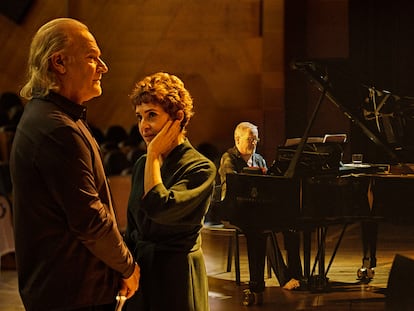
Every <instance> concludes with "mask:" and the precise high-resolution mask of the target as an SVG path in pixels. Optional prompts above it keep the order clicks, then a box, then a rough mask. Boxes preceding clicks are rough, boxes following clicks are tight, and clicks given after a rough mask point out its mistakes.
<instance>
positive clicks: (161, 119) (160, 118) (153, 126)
mask: <svg viewBox="0 0 414 311" xmlns="http://www.w3.org/2000/svg"><path fill="white" fill-rule="evenodd" d="M135 114H136V116H137V119H138V129H139V132H140V134H141V136H142V138H143V139H144V141H145V143H146V144H147V145H148V144H149V143H150V142H151V140H153V139H154V137H155V136H156V135H157V134H158V133H159V131H161V129H162V128H163V127H164V125H165V123H167V121H168V120H171V117H170V115H169V114H168V113H167V112H165V110H164V109H163V108H162V107H161V106H160V105H159V104H154V103H142V104H140V105H136V106H135Z"/></svg>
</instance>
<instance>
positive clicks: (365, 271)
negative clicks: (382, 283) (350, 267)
mask: <svg viewBox="0 0 414 311" xmlns="http://www.w3.org/2000/svg"><path fill="white" fill-rule="evenodd" d="M374 275H375V270H374V268H364V267H362V268H360V269H358V271H357V277H358V280H360V281H361V282H366V283H368V282H370V281H371V280H372V279H373V278H374Z"/></svg>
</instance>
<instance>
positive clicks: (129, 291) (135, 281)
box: [119, 263, 141, 299]
mask: <svg viewBox="0 0 414 311" xmlns="http://www.w3.org/2000/svg"><path fill="white" fill-rule="evenodd" d="M140 271H141V270H140V268H139V266H138V264H137V263H135V268H134V272H133V273H132V274H131V276H130V277H129V278H127V279H124V278H122V279H121V288H120V289H119V295H120V296H125V297H126V298H127V299H129V298H131V297H132V296H133V295H134V294H135V292H136V291H137V290H138V288H139V278H140V276H141V274H140Z"/></svg>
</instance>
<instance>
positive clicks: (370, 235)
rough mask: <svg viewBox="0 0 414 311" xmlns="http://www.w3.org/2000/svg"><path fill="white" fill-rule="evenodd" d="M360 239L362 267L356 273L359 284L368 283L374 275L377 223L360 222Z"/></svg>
mask: <svg viewBox="0 0 414 311" xmlns="http://www.w3.org/2000/svg"><path fill="white" fill-rule="evenodd" d="M361 237H362V248H363V257H362V267H361V268H360V269H358V271H357V277H358V279H359V280H361V282H370V281H371V280H372V279H373V278H374V275H375V270H374V268H375V267H376V266H377V258H376V253H377V237H378V223H377V222H370V221H362V222H361Z"/></svg>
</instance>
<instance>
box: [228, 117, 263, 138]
mask: <svg viewBox="0 0 414 311" xmlns="http://www.w3.org/2000/svg"><path fill="white" fill-rule="evenodd" d="M246 130H252V131H253V132H256V133H258V128H257V126H256V125H254V124H253V123H250V122H246V121H245V122H240V123H239V124H238V125H237V126H236V128H235V129H234V139H235V140H236V137H240V136H241V135H242V134H243V133H245V132H246Z"/></svg>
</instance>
